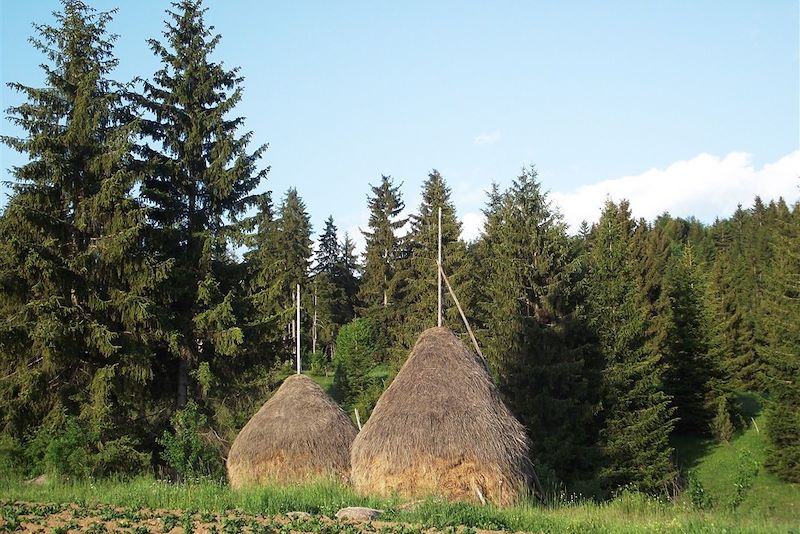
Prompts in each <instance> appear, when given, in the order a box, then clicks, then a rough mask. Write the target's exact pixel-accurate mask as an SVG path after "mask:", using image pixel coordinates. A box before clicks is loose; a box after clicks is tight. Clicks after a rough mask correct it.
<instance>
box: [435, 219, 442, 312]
mask: <svg viewBox="0 0 800 534" xmlns="http://www.w3.org/2000/svg"><path fill="white" fill-rule="evenodd" d="M436 265H437V266H438V268H437V269H436V271H437V272H436V274H437V275H438V276H437V281H438V285H439V288H438V292H437V293H436V294H437V296H438V297H439V305H438V307H437V308H436V309H437V310H438V314H437V318H438V324H437V326H442V272H443V271H442V207H441V206H439V259H438V260H436Z"/></svg>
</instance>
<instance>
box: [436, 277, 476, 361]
mask: <svg viewBox="0 0 800 534" xmlns="http://www.w3.org/2000/svg"><path fill="white" fill-rule="evenodd" d="M439 274H440V275H441V276H442V278H443V279H444V283H445V284H447V290H448V291H450V296H451V297H453V302H455V303H456V307H457V308H458V313H460V314H461V320H462V321H464V326H466V327H467V332H469V337H470V339H472V344H473V345H474V346H475V352H477V353H478V356H480V357H481V358H483V359H484V360H485V359H486V358H485V357H484V356H483V353H482V352H481V348H480V347H479V346H478V340H477V339H475V334H473V333H472V328H470V326H469V321H467V316H466V315H464V310H462V309H461V303H460V302H458V297H457V296H456V292H455V291H453V286H451V285H450V281H449V280H448V279H447V275H445V274H444V269H442V267H441V266H439Z"/></svg>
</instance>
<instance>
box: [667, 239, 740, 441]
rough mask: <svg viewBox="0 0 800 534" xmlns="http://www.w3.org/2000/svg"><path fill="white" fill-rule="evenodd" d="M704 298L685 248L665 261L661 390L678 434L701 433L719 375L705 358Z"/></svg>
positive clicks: (688, 249)
mask: <svg viewBox="0 0 800 534" xmlns="http://www.w3.org/2000/svg"><path fill="white" fill-rule="evenodd" d="M705 294H706V290H705V287H704V280H703V277H702V272H701V270H700V266H699V265H698V263H697V259H696V258H695V255H694V252H693V249H692V247H691V245H688V246H685V247H683V250H682V251H680V253H679V254H675V255H673V256H672V257H671V258H670V260H669V261H668V263H667V266H666V272H665V275H664V280H663V288H662V293H661V296H660V298H661V299H662V300H663V301H664V303H663V304H662V312H661V313H662V314H664V315H667V317H668V318H667V319H666V320H667V321H668V323H669V324H668V326H667V336H666V340H665V343H664V351H665V358H664V360H665V364H666V371H665V374H664V380H665V390H666V392H667V394H669V395H670V396H671V397H672V403H673V406H675V416H676V417H677V419H678V421H677V424H676V430H678V431H680V432H695V433H704V432H707V431H708V429H709V425H710V424H711V420H712V418H713V417H714V412H713V411H712V409H713V405H714V404H715V402H714V400H713V399H712V389H711V386H712V381H713V380H714V379H717V378H718V377H720V376H721V374H720V373H721V372H720V371H719V370H717V369H716V367H715V361H714V360H713V359H712V358H711V357H710V355H709V343H710V340H709V334H708V332H709V330H710V328H709V325H708V324H707V319H708V315H709V313H708V311H707V310H706V308H705V301H704V297H705ZM725 408H726V409H727V406H726V407H725Z"/></svg>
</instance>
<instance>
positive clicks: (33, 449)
mask: <svg viewBox="0 0 800 534" xmlns="http://www.w3.org/2000/svg"><path fill="white" fill-rule="evenodd" d="M100 434H101V433H100V432H99V431H98V429H96V428H93V427H92V426H91V425H90V423H89V422H87V421H86V420H84V419H80V418H76V417H73V416H70V415H68V414H67V413H66V411H64V410H63V409H55V410H53V411H52V412H50V414H48V416H47V417H46V418H45V419H44V421H43V422H42V424H41V425H40V426H39V427H38V428H37V429H36V432H35V434H34V435H33V437H32V438H31V439H30V440H28V441H27V442H26V446H25V456H26V458H25V459H26V463H27V465H28V466H29V471H30V473H31V474H41V473H45V474H48V475H50V476H53V477H65V478H69V479H81V478H87V477H107V476H111V475H114V476H118V477H120V476H121V477H130V476H132V475H136V474H141V473H143V472H146V471H147V470H148V468H149V465H150V454H148V453H145V452H141V451H139V450H138V449H137V445H138V444H137V443H136V442H135V441H134V438H133V437H131V436H122V437H120V438H117V439H113V440H102V439H101V438H100Z"/></svg>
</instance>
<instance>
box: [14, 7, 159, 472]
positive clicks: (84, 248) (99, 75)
mask: <svg viewBox="0 0 800 534" xmlns="http://www.w3.org/2000/svg"><path fill="white" fill-rule="evenodd" d="M54 16H55V19H56V25H55V26H48V25H36V26H35V28H36V31H37V34H38V36H37V37H34V38H32V39H31V42H32V43H33V45H34V46H35V47H36V48H37V49H39V50H40V51H41V52H42V53H43V54H45V55H46V57H47V60H48V63H47V64H44V65H42V68H43V71H44V75H45V76H44V77H45V81H44V86H43V87H41V88H36V87H28V86H25V85H22V84H19V83H10V84H9V86H10V87H11V88H12V89H14V90H16V91H18V92H20V93H22V94H23V95H24V97H25V99H26V101H25V102H24V103H23V104H20V105H18V106H15V107H12V108H10V109H9V110H8V112H9V118H10V120H11V121H13V122H14V123H15V124H16V125H17V126H19V127H20V128H21V130H22V131H23V132H24V134H23V136H22V137H18V138H17V137H8V136H4V137H3V138H2V141H3V142H4V143H6V144H7V145H9V146H11V147H12V148H14V149H16V150H18V151H19V152H21V153H23V154H25V155H26V156H27V158H28V161H27V163H25V164H23V165H21V166H20V167H16V168H15V169H14V170H13V174H14V178H15V183H14V184H13V186H12V195H11V198H10V200H9V203H8V206H7V207H6V209H5V211H4V212H3V215H2V218H1V219H0V251H1V253H0V288H1V289H2V290H1V291H0V313H2V314H3V316H2V318H1V322H0V362H2V363H0V369H2V371H0V372H2V375H3V376H4V377H5V378H4V380H2V384H1V385H0V406H2V408H0V414H1V416H2V425H3V429H4V430H5V431H7V432H9V433H11V434H12V435H14V436H16V437H17V438H23V437H31V436H33V435H35V434H36V433H37V432H39V431H37V430H36V427H37V426H39V425H40V423H41V424H42V427H40V430H42V431H45V432H47V431H51V432H56V433H57V432H62V431H66V430H67V428H68V427H72V428H76V429H79V430H77V431H76V434H75V435H76V436H80V439H81V440H83V441H82V443H81V444H74V445H75V446H74V447H73V448H74V449H76V450H75V451H74V452H75V454H86V456H85V460H86V461H85V463H84V465H82V466H78V467H80V468H81V469H84V470H85V471H84V473H85V474H93V475H102V474H106V473H107V472H108V471H111V470H122V471H126V470H136V469H141V468H142V467H143V465H144V464H146V463H147V457H146V456H144V455H142V454H141V453H139V452H137V451H136V450H135V447H138V444H137V442H138V440H139V439H140V438H141V437H142V435H143V434H145V433H146V432H147V430H146V427H147V408H148V404H147V400H148V399H147V396H148V388H149V387H150V385H151V382H152V379H153V369H152V367H151V364H152V362H153V353H152V348H151V343H153V342H154V341H155V340H157V339H160V338H162V337H163V333H162V332H161V330H160V327H159V321H158V316H157V310H156V307H155V306H154V302H153V295H154V294H155V293H156V292H157V291H158V289H159V284H160V282H161V281H162V280H163V279H164V277H165V275H166V273H167V271H168V267H169V263H170V262H169V261H165V262H162V263H157V262H155V261H153V260H152V259H151V258H150V257H149V256H148V255H147V254H146V253H145V251H143V250H142V249H141V243H142V241H143V239H144V226H145V224H144V223H145V210H144V208H143V207H142V206H141V205H140V204H139V203H138V202H137V201H136V200H135V199H134V198H133V196H132V193H131V192H132V189H133V187H134V186H135V184H136V183H137V181H138V180H139V175H138V174H137V172H136V170H135V168H134V165H133V164H132V161H131V157H130V151H131V147H132V144H131V138H132V135H133V134H134V132H135V129H136V127H137V124H136V122H135V121H132V120H131V118H130V117H131V113H130V110H129V104H128V103H127V101H126V100H125V97H124V95H125V92H126V88H125V87H123V86H120V85H119V84H117V83H115V82H114V81H112V80H111V79H109V76H110V74H111V73H112V71H113V70H114V68H115V67H116V65H117V60H116V59H115V58H114V56H113V41H114V39H115V37H114V36H110V35H108V33H107V32H106V27H107V25H108V23H109V22H110V21H111V17H112V14H111V13H98V12H95V11H94V10H92V9H91V8H89V7H87V6H86V5H85V4H83V3H82V2H80V1H77V0H65V1H64V2H63V11H62V12H57V13H54ZM48 422H50V423H53V422H56V423H55V426H53V427H51V428H49V429H47V428H45V427H47V425H48ZM56 427H57V428H56ZM39 433H40V432H39ZM51 437H55V436H51ZM77 449H81V450H82V451H83V452H80V451H78V450H77ZM65 474H74V473H65Z"/></svg>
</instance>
